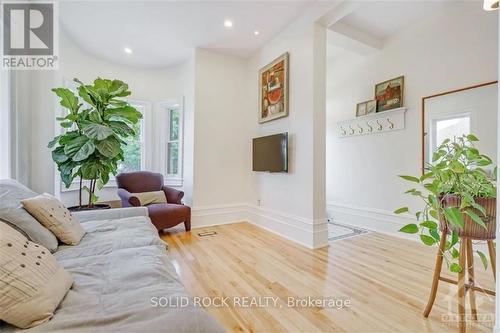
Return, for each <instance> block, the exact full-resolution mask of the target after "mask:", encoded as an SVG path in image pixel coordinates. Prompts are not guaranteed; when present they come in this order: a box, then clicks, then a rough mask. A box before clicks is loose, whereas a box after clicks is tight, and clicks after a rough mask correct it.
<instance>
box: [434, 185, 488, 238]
mask: <svg viewBox="0 0 500 333" xmlns="http://www.w3.org/2000/svg"><path fill="white" fill-rule="evenodd" d="M439 199H440V201H441V203H442V205H443V207H460V204H461V201H462V199H461V198H460V197H459V196H457V195H445V196H443V197H440V198H439ZM474 200H475V201H476V203H477V204H479V205H481V206H482V207H483V208H484V209H485V210H486V216H483V214H482V213H481V212H480V211H478V210H477V209H475V208H471V210H472V211H473V212H474V213H476V214H477V215H478V216H480V217H481V218H482V219H483V221H484V223H485V224H486V227H487V228H486V229H485V228H484V227H482V226H481V225H479V224H477V223H476V222H474V220H472V219H471V218H470V217H469V216H468V215H467V214H462V216H463V219H464V227H463V228H460V227H458V226H456V225H455V224H452V223H448V222H446V219H445V217H444V216H443V215H442V214H441V215H440V216H439V229H440V230H441V231H443V230H447V231H456V232H457V233H458V236H459V237H465V238H469V239H476V240H492V239H495V229H496V216H497V200H496V198H484V197H477V198H474Z"/></svg>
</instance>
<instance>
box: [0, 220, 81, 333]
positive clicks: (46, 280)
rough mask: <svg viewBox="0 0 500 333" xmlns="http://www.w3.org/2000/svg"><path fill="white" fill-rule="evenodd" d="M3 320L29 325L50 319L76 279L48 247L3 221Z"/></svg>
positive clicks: (0, 315) (0, 287)
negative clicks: (33, 240) (30, 238)
mask: <svg viewBox="0 0 500 333" xmlns="http://www.w3.org/2000/svg"><path fill="white" fill-rule="evenodd" d="M0 254H1V255H0V267H1V270H0V295H2V297H0V319H1V320H4V321H6V322H8V323H10V324H13V325H15V326H17V327H21V328H28V327H33V326H37V325H40V324H42V323H44V322H46V321H48V320H49V319H50V318H51V317H52V316H53V314H54V311H55V309H56V308H57V306H58V305H59V303H60V302H61V300H62V299H63V298H64V295H66V293H67V291H68V290H69V288H71V285H72V283H73V279H72V277H71V275H69V273H68V272H66V271H65V270H64V269H63V268H62V267H61V266H60V265H59V264H58V263H57V262H56V260H55V258H54V257H53V256H52V254H51V253H50V252H49V250H48V249H46V248H44V247H43V246H41V245H38V244H35V243H33V242H30V241H28V239H27V238H26V237H24V236H23V235H21V234H20V233H19V232H17V231H15V230H14V229H12V228H10V227H9V226H7V225H6V224H4V223H0Z"/></svg>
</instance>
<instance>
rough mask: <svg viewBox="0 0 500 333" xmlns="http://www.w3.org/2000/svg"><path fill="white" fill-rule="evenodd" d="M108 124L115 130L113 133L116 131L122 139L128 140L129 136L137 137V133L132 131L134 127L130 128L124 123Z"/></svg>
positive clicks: (111, 122) (113, 122)
mask: <svg viewBox="0 0 500 333" xmlns="http://www.w3.org/2000/svg"><path fill="white" fill-rule="evenodd" d="M108 124H109V127H111V128H112V129H113V131H115V133H116V134H118V135H119V136H121V137H124V138H126V137H129V136H133V135H135V132H134V130H133V129H132V127H130V126H129V125H127V124H126V123H124V122H121V121H110V122H109V123H108Z"/></svg>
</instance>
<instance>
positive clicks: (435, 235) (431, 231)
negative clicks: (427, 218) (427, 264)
mask: <svg viewBox="0 0 500 333" xmlns="http://www.w3.org/2000/svg"><path fill="white" fill-rule="evenodd" d="M429 234H430V235H431V236H432V238H434V239H435V240H436V242H439V241H440V240H441V237H440V236H439V232H438V230H437V229H429Z"/></svg>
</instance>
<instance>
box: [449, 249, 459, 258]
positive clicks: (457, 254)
mask: <svg viewBox="0 0 500 333" xmlns="http://www.w3.org/2000/svg"><path fill="white" fill-rule="evenodd" d="M451 257H452V258H453V259H458V258H459V257H460V252H458V250H457V249H455V248H453V249H452V250H451Z"/></svg>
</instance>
